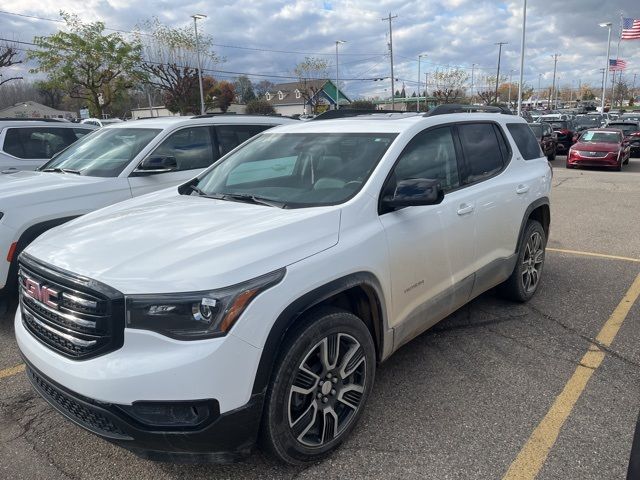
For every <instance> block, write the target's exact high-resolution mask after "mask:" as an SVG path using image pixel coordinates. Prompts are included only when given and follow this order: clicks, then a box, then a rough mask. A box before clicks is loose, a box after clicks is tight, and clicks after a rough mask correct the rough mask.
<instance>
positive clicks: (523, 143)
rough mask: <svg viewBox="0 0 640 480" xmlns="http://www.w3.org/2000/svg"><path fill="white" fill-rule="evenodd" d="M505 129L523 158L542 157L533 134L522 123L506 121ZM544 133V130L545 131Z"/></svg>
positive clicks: (527, 126)
mask: <svg viewBox="0 0 640 480" xmlns="http://www.w3.org/2000/svg"><path fill="white" fill-rule="evenodd" d="M507 129H508V130H509V133H510V134H511V136H512V137H513V140H514V141H515V142H516V145H517V146H518V150H520V153H521V154H522V158H524V159H525V160H533V159H534V158H540V157H542V156H543V155H542V150H540V144H539V143H538V140H537V139H536V137H535V135H534V134H533V132H532V131H531V128H529V125H525V124H524V123H508V124H507ZM545 133H546V132H545Z"/></svg>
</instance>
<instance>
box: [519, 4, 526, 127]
mask: <svg viewBox="0 0 640 480" xmlns="http://www.w3.org/2000/svg"><path fill="white" fill-rule="evenodd" d="M526 30H527V0H524V7H523V8H522V45H521V46H520V82H518V115H520V113H521V112H522V82H523V81H524V80H523V79H524V40H525V32H526Z"/></svg>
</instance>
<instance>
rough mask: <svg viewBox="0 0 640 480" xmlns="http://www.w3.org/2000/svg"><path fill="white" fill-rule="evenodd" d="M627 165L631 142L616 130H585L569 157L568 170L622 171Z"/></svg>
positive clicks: (570, 151)
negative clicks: (596, 169)
mask: <svg viewBox="0 0 640 480" xmlns="http://www.w3.org/2000/svg"><path fill="white" fill-rule="evenodd" d="M627 163H629V142H628V141H626V140H625V138H624V135H623V133H622V131H621V130H619V129H616V128H597V129H596V128H594V129H591V130H585V131H584V132H582V133H581V134H580V136H579V137H578V141H577V142H576V143H575V144H574V145H573V146H572V147H571V149H570V150H569V155H567V168H576V167H610V168H613V169H615V170H617V171H620V170H622V165H626V164H627Z"/></svg>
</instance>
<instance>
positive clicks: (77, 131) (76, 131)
mask: <svg viewBox="0 0 640 480" xmlns="http://www.w3.org/2000/svg"><path fill="white" fill-rule="evenodd" d="M72 130H73V133H74V134H75V136H76V138H77V139H78V140H79V139H81V138H82V137H84V136H85V135H87V134H88V133H91V132H93V130H91V129H89V128H74V129H72Z"/></svg>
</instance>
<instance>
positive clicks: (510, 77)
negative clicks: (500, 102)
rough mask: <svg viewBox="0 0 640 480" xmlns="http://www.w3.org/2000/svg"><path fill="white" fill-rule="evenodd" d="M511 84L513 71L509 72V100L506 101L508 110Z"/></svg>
mask: <svg viewBox="0 0 640 480" xmlns="http://www.w3.org/2000/svg"><path fill="white" fill-rule="evenodd" d="M512 83H513V69H511V70H509V100H507V103H508V105H509V108H511V84H512Z"/></svg>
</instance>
